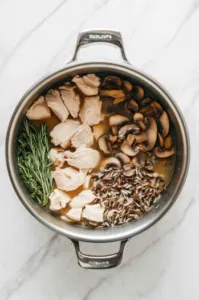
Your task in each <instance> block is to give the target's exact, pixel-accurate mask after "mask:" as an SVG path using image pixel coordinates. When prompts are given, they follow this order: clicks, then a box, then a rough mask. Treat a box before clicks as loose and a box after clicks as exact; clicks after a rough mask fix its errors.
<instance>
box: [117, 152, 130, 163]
mask: <svg viewBox="0 0 199 300" xmlns="http://www.w3.org/2000/svg"><path fill="white" fill-rule="evenodd" d="M115 157H116V158H118V159H119V160H120V161H121V162H122V163H123V164H124V165H126V164H130V162H131V160H130V158H129V157H128V156H127V155H126V154H124V153H122V152H119V153H117V154H116V155H115Z"/></svg>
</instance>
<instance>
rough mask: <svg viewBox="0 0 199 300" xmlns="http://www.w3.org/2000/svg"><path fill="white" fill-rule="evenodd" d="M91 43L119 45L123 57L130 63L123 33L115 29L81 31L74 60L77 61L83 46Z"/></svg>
mask: <svg viewBox="0 0 199 300" xmlns="http://www.w3.org/2000/svg"><path fill="white" fill-rule="evenodd" d="M91 43H108V44H112V45H115V46H117V47H119V48H120V51H121V54H122V57H123V59H124V60H125V61H126V62H127V63H128V59H127V57H126V54H125V51H124V45H123V40H122V36H121V33H120V32H118V31H113V30H88V31H83V32H80V33H79V36H78V39H77V44H76V47H75V52H74V55H73V58H72V61H75V60H76V59H77V54H78V52H79V49H80V48H81V47H82V46H85V45H88V44H91Z"/></svg>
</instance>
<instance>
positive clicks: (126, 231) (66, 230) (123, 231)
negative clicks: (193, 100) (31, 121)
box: [5, 59, 190, 243]
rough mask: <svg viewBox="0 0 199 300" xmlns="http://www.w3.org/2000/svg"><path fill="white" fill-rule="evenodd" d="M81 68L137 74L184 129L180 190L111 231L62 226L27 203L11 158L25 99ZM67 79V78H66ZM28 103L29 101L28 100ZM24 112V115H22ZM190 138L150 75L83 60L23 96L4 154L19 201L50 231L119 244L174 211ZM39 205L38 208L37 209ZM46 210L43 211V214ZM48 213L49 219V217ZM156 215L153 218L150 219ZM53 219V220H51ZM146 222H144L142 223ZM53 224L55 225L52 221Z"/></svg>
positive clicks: (174, 106)
mask: <svg viewBox="0 0 199 300" xmlns="http://www.w3.org/2000/svg"><path fill="white" fill-rule="evenodd" d="M82 67H85V68H89V67H90V68H94V67H99V68H100V69H103V68H107V67H109V68H110V69H111V70H113V71H117V72H119V71H120V70H121V71H123V72H124V73H126V74H127V75H129V76H132V74H134V75H136V76H137V77H138V78H139V79H140V80H142V81H144V82H145V83H147V84H149V85H150V86H152V87H153V88H154V89H155V90H156V91H157V92H158V93H159V94H160V95H161V96H162V97H163V98H164V99H165V100H166V101H167V103H169V105H170V107H171V108H172V110H173V111H174V112H175V115H176V116H177V117H178V119H179V122H180V126H181V134H182V138H183V144H184V153H183V157H184V163H183V165H182V170H181V176H180V179H179V184H178V187H177V186H176V189H175V191H174V193H173V194H172V195H171V196H170V198H169V200H168V201H167V202H166V203H165V204H164V205H159V207H158V208H157V210H156V211H155V213H154V212H153V209H152V211H150V212H149V213H148V214H146V215H144V217H142V218H140V219H139V220H137V221H135V222H131V223H126V224H123V225H120V226H115V227H111V228H99V229H98V228H97V229H91V228H85V227H82V226H77V225H71V224H69V223H66V222H65V226H63V224H62V227H60V224H61V223H60V222H62V223H63V222H64V221H62V220H60V219H57V218H55V217H54V216H52V215H50V214H49V213H48V212H46V211H44V209H43V208H41V207H40V206H39V205H38V204H36V203H35V202H34V203H32V202H33V200H32V201H27V199H26V198H27V195H25V193H24V189H23V187H22V186H21V184H20V182H19V180H18V176H17V175H18V174H17V173H16V171H15V168H14V166H13V157H12V156H13V155H12V151H11V149H12V144H13V138H12V137H13V132H14V129H15V125H16V124H17V122H18V117H19V109H20V108H21V106H22V104H23V103H24V102H25V100H26V98H27V97H28V96H29V95H30V94H34V91H35V90H36V89H39V88H41V87H42V86H44V85H46V84H47V83H48V82H50V81H52V79H53V78H54V77H56V76H58V75H61V74H64V73H66V71H67V72H68V73H69V72H70V73H71V72H72V71H76V70H78V69H80V68H82ZM66 76H67V75H66ZM27 102H28V100H27ZM20 113H21V112H20ZM189 147H190V144H189V138H188V131H187V127H186V124H185V121H184V118H183V116H182V114H181V112H180V110H179V108H178V106H177V104H176V103H175V101H174V100H173V98H172V96H171V95H170V94H169V93H168V91H167V90H166V89H165V88H163V87H162V85H161V84H159V82H157V81H156V80H155V79H154V78H152V77H151V76H149V75H146V74H144V73H143V72H140V71H139V70H137V69H136V68H134V67H132V66H131V65H130V64H128V63H126V62H121V63H115V62H114V61H111V60H105V59H103V60H89V61H87V60H83V61H78V62H76V61H75V62H71V63H69V64H67V65H66V66H65V67H64V68H62V69H60V70H58V71H56V72H53V73H51V74H50V75H48V76H46V77H43V78H42V79H40V80H39V81H38V82H36V83H35V84H34V85H33V86H32V87H31V88H30V89H29V90H28V91H27V92H26V93H25V95H24V96H23V97H22V99H21V100H20V102H19V103H18V105H17V106H16V108H15V110H14V112H13V114H12V117H11V120H10V123H9V126H8V130H7V135H6V147H5V154H6V164H7V169H8V173H9V177H10V180H11V182H12V185H13V188H14V190H15V192H16V194H17V195H18V197H19V199H20V201H21V202H22V204H23V205H24V206H25V207H26V209H27V210H28V211H29V212H30V213H31V214H32V216H34V217H35V218H36V219H37V220H38V221H39V222H41V223H42V224H44V225H45V226H47V227H48V228H50V229H52V230H54V231H55V232H57V233H59V234H61V235H64V236H67V237H68V238H70V239H72V240H79V241H84V242H96V243H97V242H99V243H102V242H114V241H120V240H124V239H128V238H130V237H132V236H135V235H137V234H139V233H141V232H142V231H144V230H146V229H148V228H150V227H151V226H152V225H153V224H155V223H156V222H158V221H159V220H160V219H161V218H162V217H163V216H164V215H165V214H166V212H167V211H168V210H169V209H170V208H171V206H172V205H173V204H174V202H175V201H176V199H177V197H178V196H179V194H180V192H181V190H182V188H183V185H184V182H185V179H186V176H187V173H188V167H189V156H190V151H189ZM38 206H39V207H38ZM41 210H43V212H42V211H41ZM47 214H48V216H47ZM151 216H153V217H151ZM52 218H53V219H52ZM143 220H144V221H143ZM51 221H53V222H51Z"/></svg>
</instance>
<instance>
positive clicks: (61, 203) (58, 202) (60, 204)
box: [49, 189, 71, 211]
mask: <svg viewBox="0 0 199 300" xmlns="http://www.w3.org/2000/svg"><path fill="white" fill-rule="evenodd" d="M49 199H50V210H52V211H58V210H60V209H62V208H64V207H66V204H67V203H68V202H70V201H71V198H70V196H69V195H67V194H66V193H64V192H62V191H60V190H59V189H55V190H54V191H53V192H52V193H51V194H50V196H49Z"/></svg>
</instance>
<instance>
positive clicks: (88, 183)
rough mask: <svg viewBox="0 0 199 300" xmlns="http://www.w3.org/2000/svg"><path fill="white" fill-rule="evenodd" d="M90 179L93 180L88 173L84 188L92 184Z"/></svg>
mask: <svg viewBox="0 0 199 300" xmlns="http://www.w3.org/2000/svg"><path fill="white" fill-rule="evenodd" d="M90 181H91V175H86V178H85V181H84V186H83V188H84V189H86V190H87V189H88V188H89V186H90Z"/></svg>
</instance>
